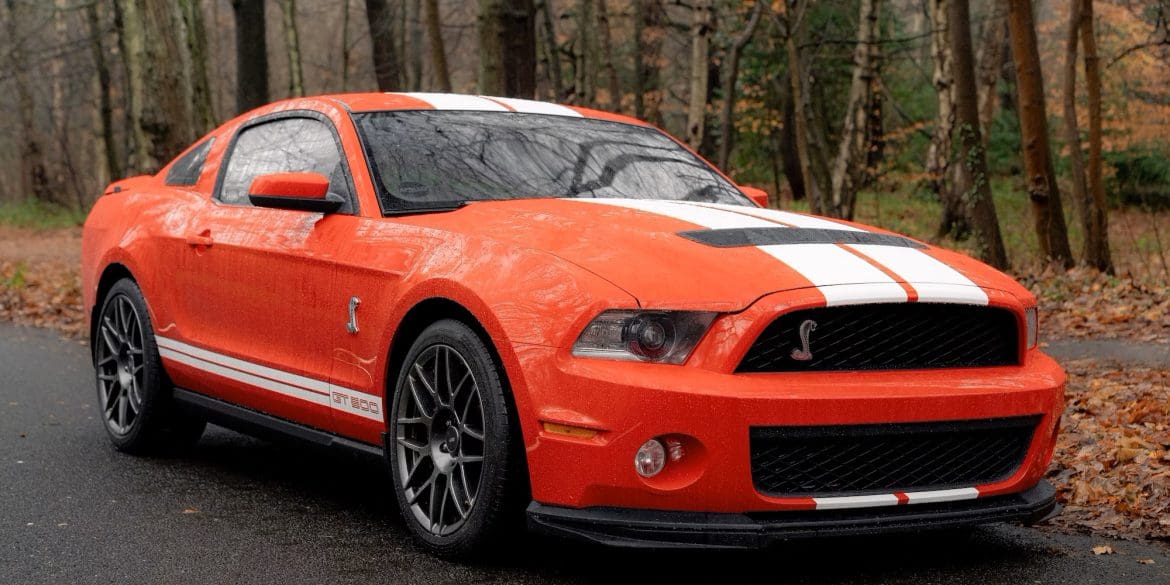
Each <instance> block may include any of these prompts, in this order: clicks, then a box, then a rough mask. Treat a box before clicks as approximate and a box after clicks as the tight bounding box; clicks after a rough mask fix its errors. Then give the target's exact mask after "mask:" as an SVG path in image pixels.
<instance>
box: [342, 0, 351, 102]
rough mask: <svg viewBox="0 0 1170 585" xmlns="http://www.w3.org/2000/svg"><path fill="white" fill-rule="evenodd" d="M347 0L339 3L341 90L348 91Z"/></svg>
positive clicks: (349, 49) (349, 48)
mask: <svg viewBox="0 0 1170 585" xmlns="http://www.w3.org/2000/svg"><path fill="white" fill-rule="evenodd" d="M350 51H351V47H350V46H349V0H342V3H341V91H349V54H350Z"/></svg>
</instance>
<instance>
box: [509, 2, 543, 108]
mask: <svg viewBox="0 0 1170 585" xmlns="http://www.w3.org/2000/svg"><path fill="white" fill-rule="evenodd" d="M504 31H505V40H506V44H505V50H506V53H505V55H504V59H505V61H504V63H505V65H506V67H507V72H508V75H507V78H506V79H507V87H506V88H505V90H506V91H507V95H508V96H511V97H520V98H526V99H532V98H534V97H536V7H535V5H534V3H533V0H509V1H508V12H507V21H506V22H505V25H504Z"/></svg>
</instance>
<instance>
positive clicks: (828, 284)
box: [575, 199, 907, 306]
mask: <svg viewBox="0 0 1170 585" xmlns="http://www.w3.org/2000/svg"><path fill="white" fill-rule="evenodd" d="M575 201H584V202H590V203H600V204H604V205H612V206H615V207H625V208H628V209H637V210H639V211H645V212H649V213H654V214H658V215H663V216H666V217H670V218H672V219H677V220H679V221H685V222H687V223H692V224H695V225H699V226H702V227H705V228H709V229H735V228H760V227H765V228H774V227H778V226H779V224H777V223H776V222H775V221H768V220H766V219H761V218H758V217H754V216H752V215H745V214H741V213H738V212H735V211H731V210H727V209H722V208H715V207H709V206H707V205H691V204H687V203H681V202H675V201H662V200H642V199H575ZM728 207H731V206H728ZM798 217H799V216H798ZM811 219H815V218H811ZM820 221H824V220H820ZM825 223H832V222H825ZM834 225H839V224H834ZM818 227H819V226H818ZM756 249H757V250H760V251H762V252H764V253H765V254H768V255H769V256H772V257H773V258H775V259H777V260H779V261H781V262H783V263H785V264H787V265H788V266H790V267H791V268H792V269H793V270H795V271H797V272H799V273H800V274H801V276H803V277H804V278H806V279H808V281H809V282H811V283H813V284H814V285H815V286H816V287H817V290H819V291H820V292H821V294H822V295H824V297H825V302H826V303H827V304H828V305H830V306H832V305H845V304H857V303H897V302H905V301H906V299H907V296H906V289H904V288H902V285H900V284H898V283H897V282H895V281H894V279H892V278H890V277H889V276H888V275H886V273H884V272H882V271H881V270H879V269H877V268H876V267H874V266H873V265H872V264H870V263H869V262H866V261H865V260H862V259H861V258H858V257H857V256H855V255H853V254H851V253H849V252H848V251H846V250H842V249H841V247H840V246H837V245H836V244H793V245H773V246H756ZM861 283H864V284H865V285H866V286H865V287H864V288H860V289H859V288H855V287H848V286H836V285H844V284H861Z"/></svg>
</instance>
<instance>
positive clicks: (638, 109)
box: [633, 0, 646, 119]
mask: <svg viewBox="0 0 1170 585" xmlns="http://www.w3.org/2000/svg"><path fill="white" fill-rule="evenodd" d="M645 34H646V0H634V35H633V59H634V117H635V118H638V119H644V116H645V115H646V103H645V99H646V98H645V96H644V95H643V94H645V93H646V63H645V59H644V57H643V53H644V52H645V51H646V47H645V39H643V38H642V37H643V36H644V35H645Z"/></svg>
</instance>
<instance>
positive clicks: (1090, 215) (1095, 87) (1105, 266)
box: [1080, 0, 1114, 274]
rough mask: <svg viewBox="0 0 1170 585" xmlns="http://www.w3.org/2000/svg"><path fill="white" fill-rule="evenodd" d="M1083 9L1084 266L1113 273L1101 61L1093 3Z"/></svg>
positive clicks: (1087, 1)
mask: <svg viewBox="0 0 1170 585" xmlns="http://www.w3.org/2000/svg"><path fill="white" fill-rule="evenodd" d="M1083 2H1084V6H1083V8H1082V10H1081V22H1080V31H1081V44H1082V45H1084V47H1085V49H1084V51H1085V89H1086V90H1087V93H1088V94H1089V163H1088V170H1089V185H1088V187H1089V194H1090V197H1089V199H1088V200H1087V201H1088V205H1086V207H1087V213H1086V217H1085V219H1084V224H1085V226H1084V229H1085V249H1084V258H1085V263H1086V264H1088V265H1090V266H1093V267H1094V268H1096V269H1097V270H1100V271H1102V272H1108V273H1109V274H1113V270H1114V269H1113V257H1112V255H1111V254H1110V252H1109V204H1108V202H1106V201H1105V184H1104V182H1103V181H1102V177H1101V61H1100V57H1098V56H1097V34H1096V33H1095V32H1094V30H1093V27H1094V21H1093V0H1083Z"/></svg>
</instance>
